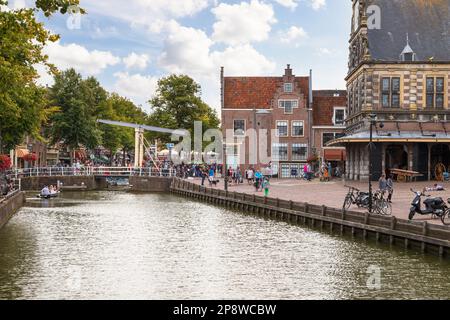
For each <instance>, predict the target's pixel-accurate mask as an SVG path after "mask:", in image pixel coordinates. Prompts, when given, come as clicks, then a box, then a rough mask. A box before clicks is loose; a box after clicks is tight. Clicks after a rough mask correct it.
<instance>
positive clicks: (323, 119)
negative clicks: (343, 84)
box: [313, 90, 347, 126]
mask: <svg viewBox="0 0 450 320" xmlns="http://www.w3.org/2000/svg"><path fill="white" fill-rule="evenodd" d="M335 93H339V96H338V97H335V96H334V94H335ZM313 101H314V102H313V123H314V125H315V126H331V125H333V113H334V107H346V106H347V92H346V91H343V90H338V91H336V90H318V91H313Z"/></svg>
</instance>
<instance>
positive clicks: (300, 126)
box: [292, 121, 305, 137]
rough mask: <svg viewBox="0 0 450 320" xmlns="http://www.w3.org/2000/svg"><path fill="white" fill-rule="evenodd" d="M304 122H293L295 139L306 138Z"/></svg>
mask: <svg viewBox="0 0 450 320" xmlns="http://www.w3.org/2000/svg"><path fill="white" fill-rule="evenodd" d="M304 134H305V133H304V122H303V121H292V136H293V137H303V136H304Z"/></svg>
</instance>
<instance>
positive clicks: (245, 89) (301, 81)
mask: <svg viewBox="0 0 450 320" xmlns="http://www.w3.org/2000/svg"><path fill="white" fill-rule="evenodd" d="M295 83H296V85H297V87H298V86H299V87H300V90H301V92H302V93H303V94H304V96H305V99H308V90H309V77H295ZM283 84H284V80H283V77H225V78H224V106H225V108H229V109H253V108H256V109H269V108H271V107H272V103H273V99H274V97H275V94H276V92H277V90H278V89H280V88H282V87H283Z"/></svg>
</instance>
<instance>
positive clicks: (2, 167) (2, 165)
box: [0, 154, 11, 172]
mask: <svg viewBox="0 0 450 320" xmlns="http://www.w3.org/2000/svg"><path fill="white" fill-rule="evenodd" d="M10 168H11V159H10V158H9V157H8V156H7V155H4V154H1V155H0V172H3V171H6V170H8V169H10Z"/></svg>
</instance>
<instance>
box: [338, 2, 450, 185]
mask: <svg viewBox="0 0 450 320" xmlns="http://www.w3.org/2000/svg"><path fill="white" fill-rule="evenodd" d="M352 3H353V17H352V30H351V35H350V47H349V49H350V56H349V64H348V75H347V78H346V81H347V93H348V118H347V121H346V136H345V137H343V138H340V139H337V140H335V141H334V142H331V145H334V144H335V143H338V144H339V143H340V144H342V143H343V144H345V146H346V149H347V163H346V169H347V178H349V179H354V180H368V178H369V163H370V162H369V153H368V152H367V148H368V142H369V127H370V126H369V123H368V117H369V115H370V114H375V115H376V117H377V121H378V122H379V123H380V122H382V123H383V125H384V126H380V125H378V126H377V128H374V138H373V141H374V143H375V148H374V149H373V154H372V164H373V165H372V169H373V179H374V180H376V179H378V178H379V177H380V175H381V174H382V173H383V172H386V173H389V172H392V171H391V170H392V169H404V170H408V171H416V172H419V173H420V174H422V177H423V179H434V178H435V176H436V175H438V173H439V172H440V171H442V170H444V169H445V170H446V171H447V170H449V166H450V148H449V147H450V123H449V122H450V104H449V95H450V19H449V18H450V16H449V7H450V1H449V0H395V1H392V0H353V1H352Z"/></svg>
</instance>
